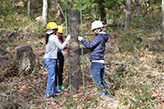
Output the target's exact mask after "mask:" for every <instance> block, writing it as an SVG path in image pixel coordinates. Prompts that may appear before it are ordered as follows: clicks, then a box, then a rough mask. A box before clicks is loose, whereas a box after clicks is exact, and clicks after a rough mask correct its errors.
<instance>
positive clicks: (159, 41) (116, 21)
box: [0, 0, 164, 109]
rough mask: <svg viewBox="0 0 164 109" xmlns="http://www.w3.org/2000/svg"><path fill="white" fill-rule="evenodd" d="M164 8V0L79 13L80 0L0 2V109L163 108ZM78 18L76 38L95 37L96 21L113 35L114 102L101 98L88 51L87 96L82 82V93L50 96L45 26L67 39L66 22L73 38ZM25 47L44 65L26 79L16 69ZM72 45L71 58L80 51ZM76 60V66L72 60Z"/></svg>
mask: <svg viewBox="0 0 164 109" xmlns="http://www.w3.org/2000/svg"><path fill="white" fill-rule="evenodd" d="M46 3H47V4H46ZM162 4H163V5H164V0H162V1H161V0H81V6H82V7H81V10H80V0H77V1H73V0H49V1H48V0H7V1H6V0H1V1H0V69H1V72H0V107H1V108H111V109H114V108H116V109H119V108H120V109H122V108H123V109H138V108H139V109H148V108H151V109H154V108H155V109H162V108H164V79H163V78H164V58H163V57H164V54H163V52H164V47H163V43H164V37H163V36H164V35H163V34H164V32H162V30H164V26H163V25H162V24H163V23H162V22H163V21H164V17H162V13H164V8H163V7H164V6H162ZM162 10H163V11H162ZM80 11H82V22H81V21H80ZM66 15H67V16H66ZM74 17H75V18H76V17H77V18H78V21H77V22H78V23H77V24H78V25H76V26H77V27H76V26H74V27H75V30H76V29H77V30H78V31H79V32H78V33H77V35H79V34H80V32H82V33H83V34H91V33H92V32H91V31H90V28H91V22H92V21H94V20H96V19H98V20H101V21H102V22H103V24H104V26H105V27H104V31H105V32H107V33H108V34H109V41H108V42H107V44H106V51H105V64H106V68H105V72H106V75H105V78H106V80H107V83H108V85H109V87H110V89H111V93H112V95H113V96H114V98H112V99H111V98H103V99H101V98H99V97H98V96H97V94H98V93H97V91H96V88H95V86H94V85H93V82H92V80H91V76H90V72H89V66H90V62H89V53H88V52H86V53H85V54H84V60H83V62H84V68H83V69H84V77H85V78H84V79H85V95H84V92H83V85H82V79H81V82H80V83H79V82H77V83H78V85H79V89H78V93H75V94H70V92H65V93H62V94H61V96H60V97H59V98H58V99H56V100H53V99H47V98H46V97H45V90H46V81H47V72H46V69H45V67H44V66H43V64H42V58H43V55H44V52H45V32H46V29H45V25H46V23H47V22H50V21H54V22H56V23H57V24H59V25H62V26H63V28H64V35H66V34H67V31H66V29H67V26H66V25H67V22H66V19H65V18H67V19H68V24H69V25H68V33H69V34H71V35H72V33H71V31H72V30H71V29H70V28H71V27H72V25H71V24H75V22H74V19H73V18H74ZM81 23H82V26H80V25H81ZM81 28H82V31H81ZM72 36H73V37H74V38H75V39H76V37H75V36H74V35H72ZM83 37H84V38H85V39H86V40H88V41H90V40H91V39H93V36H92V35H90V36H87V35H83ZM21 45H29V46H31V47H32V49H33V52H34V54H35V55H36V56H37V57H38V58H39V62H40V69H39V70H37V71H35V72H31V73H30V74H28V75H26V76H23V75H21V74H20V73H19V72H17V70H16V69H14V70H13V68H12V67H13V64H14V63H13V62H14V59H15V47H17V46H21ZM75 45H76V44H75ZM70 46H71V44H70ZM73 46H74V45H73V43H72V46H71V47H70V54H71V53H73V52H72V51H73V49H76V47H73ZM80 47H82V46H81V45H80ZM76 55H77V56H78V55H79V54H76ZM79 56H80V57H82V56H81V55H79ZM68 57H69V54H68V52H67V53H66V55H65V67H64V74H63V76H64V78H65V79H64V85H66V86H67V87H68V89H69V70H68V66H69V59H67V58H68ZM71 60H72V61H74V60H73V58H71V57H70V61H71ZM81 64H82V63H80V66H81ZM75 67H77V66H75Z"/></svg>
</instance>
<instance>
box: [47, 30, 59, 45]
mask: <svg viewBox="0 0 164 109" xmlns="http://www.w3.org/2000/svg"><path fill="white" fill-rule="evenodd" d="M57 30H58V29H54V30H53V32H52V33H51V34H46V37H45V43H46V44H48V39H49V36H50V35H52V34H54V35H56V32H57Z"/></svg>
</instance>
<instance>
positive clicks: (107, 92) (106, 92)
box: [105, 89, 113, 98]
mask: <svg viewBox="0 0 164 109" xmlns="http://www.w3.org/2000/svg"><path fill="white" fill-rule="evenodd" d="M105 95H107V96H109V97H111V98H112V97H113V96H112V95H111V93H110V90H109V89H106V90H105Z"/></svg>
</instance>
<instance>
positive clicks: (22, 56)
mask: <svg viewBox="0 0 164 109" xmlns="http://www.w3.org/2000/svg"><path fill="white" fill-rule="evenodd" d="M13 68H14V69H15V71H16V72H17V74H18V76H20V75H21V76H26V75H28V74H30V73H35V72H37V71H39V69H40V62H39V58H38V57H37V56H36V55H35V54H34V53H33V51H32V48H31V47H30V46H28V45H23V46H18V47H16V48H15V59H14V62H13Z"/></svg>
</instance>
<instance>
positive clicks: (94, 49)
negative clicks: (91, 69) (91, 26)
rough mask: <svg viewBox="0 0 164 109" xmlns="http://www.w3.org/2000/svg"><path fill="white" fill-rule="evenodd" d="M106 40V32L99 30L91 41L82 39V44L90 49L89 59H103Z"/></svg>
mask: <svg viewBox="0 0 164 109" xmlns="http://www.w3.org/2000/svg"><path fill="white" fill-rule="evenodd" d="M107 41H108V34H107V33H105V32H99V33H98V34H96V36H95V38H94V39H93V40H92V41H91V42H87V41H86V40H85V39H83V40H82V41H81V42H82V44H83V45H84V46H85V47H86V48H88V49H90V60H91V61H92V60H104V51H105V43H106V42H107Z"/></svg>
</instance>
